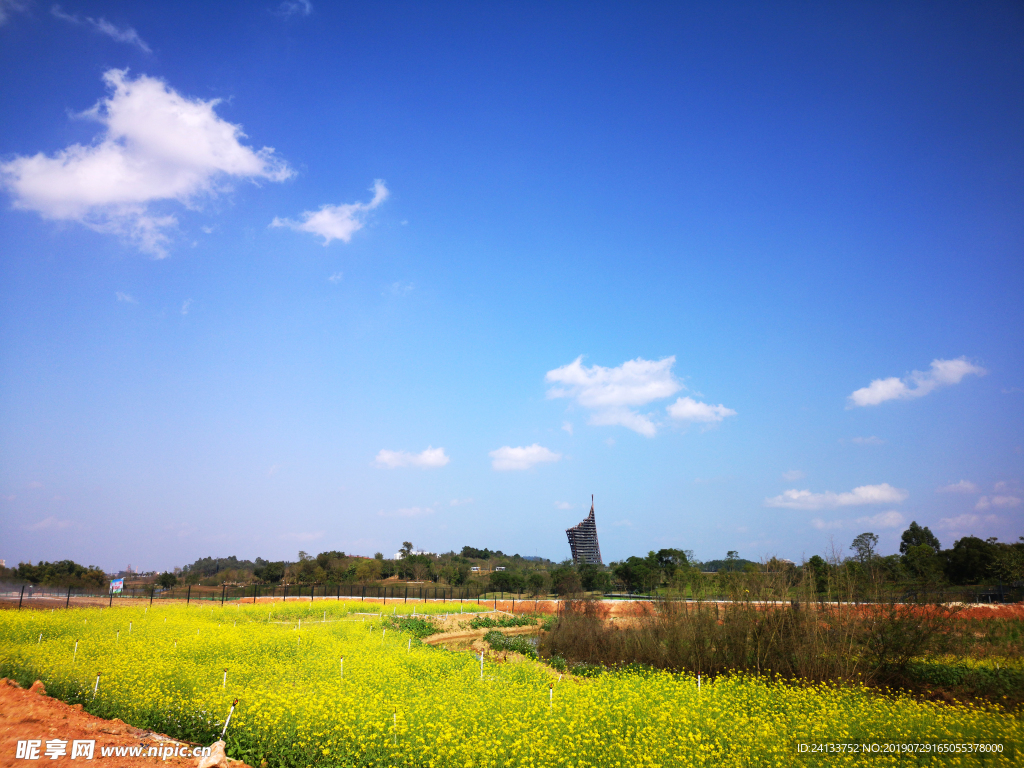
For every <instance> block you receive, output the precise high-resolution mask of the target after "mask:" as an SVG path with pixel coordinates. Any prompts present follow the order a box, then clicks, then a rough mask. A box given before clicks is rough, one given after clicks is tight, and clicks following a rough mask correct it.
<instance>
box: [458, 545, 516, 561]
mask: <svg viewBox="0 0 1024 768" xmlns="http://www.w3.org/2000/svg"><path fill="white" fill-rule="evenodd" d="M462 556H463V557H471V558H474V559H476V560H490V559H491V558H492V557H504V556H505V554H504V553H503V552H502V551H501V550H500V549H498V550H495V551H494V552H492V551H491V550H489V549H477V548H476V547H463V548H462Z"/></svg>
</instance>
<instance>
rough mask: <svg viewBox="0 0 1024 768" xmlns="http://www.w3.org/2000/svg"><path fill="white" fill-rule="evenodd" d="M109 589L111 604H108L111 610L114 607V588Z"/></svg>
mask: <svg viewBox="0 0 1024 768" xmlns="http://www.w3.org/2000/svg"><path fill="white" fill-rule="evenodd" d="M108 589H110V602H109V603H107V608H110V607H112V606H113V605H114V588H113V587H108Z"/></svg>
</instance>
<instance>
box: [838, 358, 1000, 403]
mask: <svg viewBox="0 0 1024 768" xmlns="http://www.w3.org/2000/svg"><path fill="white" fill-rule="evenodd" d="M986 373H988V371H986V370H985V369H984V368H982V367H980V366H977V365H974V364H973V363H969V362H967V358H966V357H958V358H956V359H955V360H932V364H931V369H930V370H928V371H914V372H912V373H911V374H910V376H907V377H905V378H903V379H899V378H896V377H895V376H893V377H891V378H888V379H875V380H874V381H872V382H871V383H870V384H869V385H868V386H866V387H862V388H861V389H858V390H857V391H856V392H854V393H853V394H852V395H850V397H849V403H848V404H847V406H846V407H847V408H856V407H857V406H867V405H878V404H879V403H884V402H885V401H886V400H909V399H911V398H915V397H924V396H925V395H927V394H928V393H929V392H932V391H934V390H936V389H938V388H939V387H945V386H950V385H953V384H959V383H960V380H961V379H962V378H963V377H964V376H967V375H969V374H974V375H975V376H984V375H985V374H986ZM908 384H909V385H912V386H908Z"/></svg>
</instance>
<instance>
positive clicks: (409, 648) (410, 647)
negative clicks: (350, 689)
mask: <svg viewBox="0 0 1024 768" xmlns="http://www.w3.org/2000/svg"><path fill="white" fill-rule="evenodd" d="M40 637H42V635H40ZM411 651H412V638H411V637H410V638H409V647H408V648H406V649H405V652H406V653H410V652H411Z"/></svg>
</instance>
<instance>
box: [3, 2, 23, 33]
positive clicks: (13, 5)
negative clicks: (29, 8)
mask: <svg viewBox="0 0 1024 768" xmlns="http://www.w3.org/2000/svg"><path fill="white" fill-rule="evenodd" d="M24 10H25V4H24V3H22V2H18V0H0V27H2V26H3V25H4V24H6V23H7V20H8V19H10V17H11V13H12V12H14V11H24Z"/></svg>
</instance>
